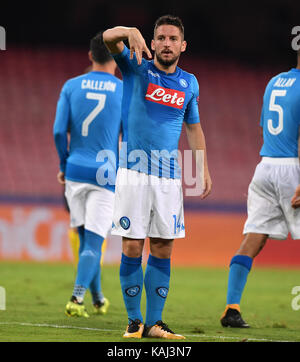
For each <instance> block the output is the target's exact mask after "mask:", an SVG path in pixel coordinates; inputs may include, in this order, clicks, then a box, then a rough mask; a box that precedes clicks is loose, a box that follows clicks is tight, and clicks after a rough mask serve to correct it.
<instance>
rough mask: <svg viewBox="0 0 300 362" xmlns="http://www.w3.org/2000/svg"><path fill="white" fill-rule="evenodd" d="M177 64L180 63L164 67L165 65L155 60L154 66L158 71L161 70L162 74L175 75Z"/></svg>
mask: <svg viewBox="0 0 300 362" xmlns="http://www.w3.org/2000/svg"><path fill="white" fill-rule="evenodd" d="M177 63H178V61H177V62H175V63H174V64H172V65H170V66H164V65H162V64H160V63H159V61H158V60H157V59H156V58H154V65H155V66H156V68H157V69H158V70H161V71H162V72H165V73H166V74H171V73H175V71H176V67H177Z"/></svg>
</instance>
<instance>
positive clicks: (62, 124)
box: [53, 83, 70, 172]
mask: <svg viewBox="0 0 300 362" xmlns="http://www.w3.org/2000/svg"><path fill="white" fill-rule="evenodd" d="M68 93H69V92H68V83H65V85H64V86H63V88H62V90H61V93H60V96H59V99H58V102H57V107H56V116H55V121H54V126H53V136H54V142H55V146H56V150H57V153H58V156H59V160H60V171H62V172H65V168H66V161H67V158H68V156H69V151H68V126H69V117H70V103H69V94H68Z"/></svg>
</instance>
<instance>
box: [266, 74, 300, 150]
mask: <svg viewBox="0 0 300 362" xmlns="http://www.w3.org/2000/svg"><path fill="white" fill-rule="evenodd" d="M260 125H261V127H262V128H263V138H264V143H263V146H262V148H261V151H260V155H261V156H266V157H298V136H299V126H300V70H299V69H295V68H293V69H291V70H290V71H289V72H285V73H281V74H279V75H277V76H276V77H274V78H272V79H271V80H270V82H269V83H268V85H267V87H266V90H265V94H264V100H263V107H262V113H261V120H260Z"/></svg>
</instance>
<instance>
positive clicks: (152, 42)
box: [151, 39, 155, 51]
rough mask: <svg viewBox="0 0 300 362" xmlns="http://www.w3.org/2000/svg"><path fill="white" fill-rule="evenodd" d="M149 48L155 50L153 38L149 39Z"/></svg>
mask: <svg viewBox="0 0 300 362" xmlns="http://www.w3.org/2000/svg"><path fill="white" fill-rule="evenodd" d="M151 50H153V51H154V50H155V43H154V39H152V40H151Z"/></svg>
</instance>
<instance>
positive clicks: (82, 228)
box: [77, 226, 84, 255]
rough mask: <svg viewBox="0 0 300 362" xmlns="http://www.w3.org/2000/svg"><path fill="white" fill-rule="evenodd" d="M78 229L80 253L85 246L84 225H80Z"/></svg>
mask: <svg viewBox="0 0 300 362" xmlns="http://www.w3.org/2000/svg"><path fill="white" fill-rule="evenodd" d="M77 230H78V236H79V242H80V243H79V251H78V253H79V255H80V254H81V252H82V250H83V248H84V227H83V226H79V227H78V228H77Z"/></svg>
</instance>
